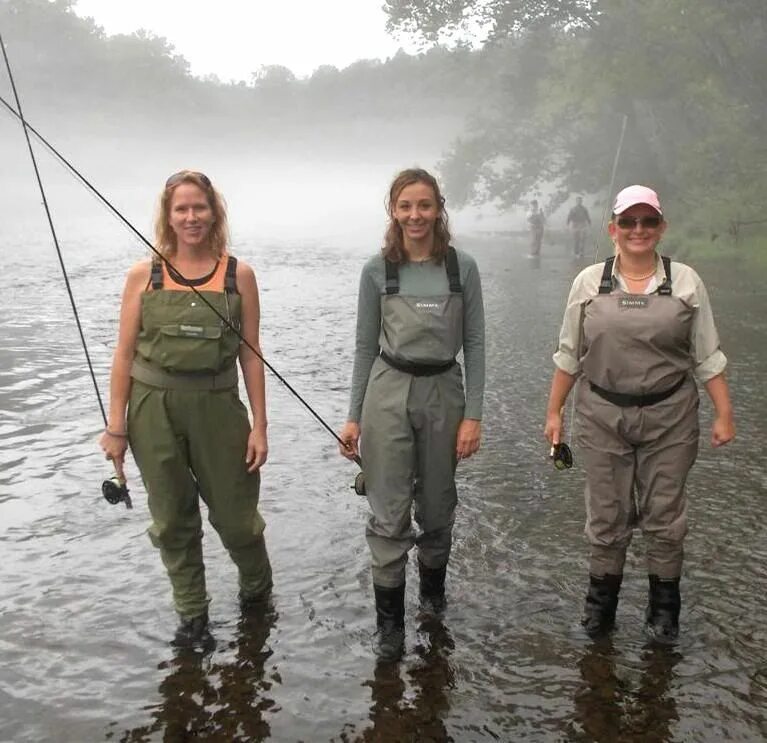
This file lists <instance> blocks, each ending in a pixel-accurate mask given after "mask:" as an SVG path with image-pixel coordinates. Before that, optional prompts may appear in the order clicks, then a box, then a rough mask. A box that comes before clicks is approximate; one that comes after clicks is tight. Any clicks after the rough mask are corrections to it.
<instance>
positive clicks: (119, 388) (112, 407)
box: [107, 350, 133, 433]
mask: <svg viewBox="0 0 767 743" xmlns="http://www.w3.org/2000/svg"><path fill="white" fill-rule="evenodd" d="M132 362H133V358H132V356H129V355H126V354H124V353H121V352H120V351H119V350H118V351H116V352H115V356H114V359H113V361H112V373H111V376H110V378H109V415H108V417H107V428H109V430H110V431H115V432H119V433H122V432H123V431H125V428H126V425H125V413H126V410H127V408H128V398H129V397H130V390H131V375H130V368H131V364H132Z"/></svg>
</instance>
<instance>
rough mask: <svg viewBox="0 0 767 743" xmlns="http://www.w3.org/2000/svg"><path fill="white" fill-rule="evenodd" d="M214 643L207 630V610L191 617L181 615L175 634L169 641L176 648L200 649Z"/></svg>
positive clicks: (209, 646) (205, 648)
mask: <svg viewBox="0 0 767 743" xmlns="http://www.w3.org/2000/svg"><path fill="white" fill-rule="evenodd" d="M214 644H215V641H214V640H213V636H212V635H211V634H210V632H209V631H208V612H205V613H204V614H200V616H198V617H192V618H191V619H184V617H181V621H180V622H179V625H178V628H177V629H176V635H175V637H174V638H173V640H172V642H171V645H173V646H174V647H177V648H195V649H202V650H207V649H209V648H211V647H212V646H213V645H214Z"/></svg>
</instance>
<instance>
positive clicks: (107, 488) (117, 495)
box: [0, 34, 133, 508]
mask: <svg viewBox="0 0 767 743" xmlns="http://www.w3.org/2000/svg"><path fill="white" fill-rule="evenodd" d="M0 48H2V51H3V59H4V60H5V67H6V69H7V70H8V77H9V78H10V81H11V89H12V90H13V96H14V98H15V99H16V107H17V108H18V114H17V115H18V117H19V119H20V120H21V124H22V128H23V130H24V137H25V139H26V140H27V148H28V149H29V157H30V158H31V159H32V167H33V168H34V171H35V178H36V179H37V185H38V187H39V189H40V197H41V198H42V200H43V208H44V209H45V216H46V217H47V219H48V227H49V228H50V230H51V237H52V238H53V245H54V247H55V248H56V255H57V256H58V258H59V265H60V266H61V273H62V274H63V276H64V285H65V286H66V288H67V294H68V295H69V302H70V304H71V305H72V312H73V313H74V316H75V323H76V325H77V332H78V333H79V334H80V342H81V343H82V346H83V352H84V353H85V360H86V362H87V364H88V371H89V372H90V375H91V380H92V382H93V389H94V390H95V391H96V399H97V400H98V403H99V410H100V411H101V418H102V420H103V421H104V427H105V428H106V427H107V414H106V411H105V409H104V402H103V400H102V399H101V393H100V392H99V386H98V382H97V381H96V373H95V372H94V370H93V363H92V361H91V356H90V353H89V352H88V344H87V343H86V341H85V334H84V333H83V326H82V323H81V322H80V315H79V313H78V312H77V304H76V302H75V297H74V294H72V286H71V285H70V283H69V275H68V274H67V268H66V265H65V264H64V256H63V255H62V253H61V248H60V246H59V239H58V236H57V235H56V227H55V226H54V224H53V217H52V216H51V210H50V208H49V207H48V199H47V198H46V196H45V189H44V188H43V181H42V179H41V178H40V170H39V169H38V167H37V159H36V158H35V151H34V150H33V149H32V142H31V140H30V139H29V132H28V131H27V124H26V121H24V114H23V110H22V108H21V100H20V98H19V93H18V91H17V90H16V82H15V80H14V78H13V73H12V72H11V64H10V61H9V60H8V54H7V53H6V51H5V43H4V42H3V37H2V35H1V34H0ZM3 103H5V101H3ZM6 105H8V104H6ZM14 113H16V112H15V111H14ZM113 465H114V468H115V478H113V479H110V480H104V482H103V483H102V485H101V492H102V494H103V495H104V497H105V498H106V499H107V500H108V501H109V502H110V503H120V502H122V503H125V507H126V508H133V503H132V502H131V498H130V493H129V491H128V486H127V483H126V480H125V471H124V469H123V465H122V462H117V461H114V462H113Z"/></svg>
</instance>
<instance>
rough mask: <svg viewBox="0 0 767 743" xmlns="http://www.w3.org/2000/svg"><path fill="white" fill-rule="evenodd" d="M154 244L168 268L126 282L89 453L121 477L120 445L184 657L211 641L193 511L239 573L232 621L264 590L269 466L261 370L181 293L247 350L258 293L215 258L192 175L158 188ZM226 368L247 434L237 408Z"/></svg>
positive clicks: (221, 213) (204, 193)
mask: <svg viewBox="0 0 767 743" xmlns="http://www.w3.org/2000/svg"><path fill="white" fill-rule="evenodd" d="M155 236H156V247H157V250H158V251H159V252H160V253H161V254H162V255H163V256H164V257H165V258H167V259H168V261H169V262H170V264H171V266H172V268H171V267H169V266H168V265H167V264H166V263H165V262H164V261H161V260H159V258H154V259H152V260H147V261H142V262H140V263H137V264H136V265H134V266H133V267H132V268H131V269H130V271H129V272H128V276H127V280H126V282H125V290H124V293H123V299H122V308H121V310H120V327H119V335H118V340H117V348H116V350H115V355H114V361H113V364H112V375H111V382H110V404H109V419H108V426H107V429H106V431H105V432H104V434H103V435H102V437H101V440H100V444H101V448H102V449H103V450H104V453H105V454H106V456H107V458H108V459H111V460H113V461H114V462H115V465H116V467H117V468H121V467H122V463H123V460H124V458H125V451H126V448H127V445H128V443H130V447H131V450H132V452H133V455H134V458H135V460H136V463H137V464H138V467H139V470H140V471H141V476H142V479H143V481H144V485H145V487H146V491H147V495H148V505H149V511H150V513H151V515H152V525H151V526H150V528H149V536H150V538H151V540H152V542H153V543H154V545H155V546H156V547H158V548H159V550H160V555H161V556H162V560H163V563H164V564H165V568H166V569H167V571H168V576H169V577H170V581H171V584H172V586H173V599H174V602H175V607H176V610H177V611H178V614H179V616H180V618H181V622H180V624H179V627H178V630H177V631H176V636H175V639H174V644H176V645H179V646H191V645H198V644H206V643H207V642H209V640H210V635H209V634H208V630H207V624H208V596H207V593H206V588H205V566H204V564H203V557H202V518H201V515H200V498H202V500H204V501H205V503H206V505H207V506H208V513H209V521H210V523H211V525H212V526H213V528H214V529H215V530H216V531H217V532H218V533H219V535H220V537H221V540H222V542H223V543H224V546H225V547H226V548H227V550H228V551H229V554H230V555H231V557H232V559H233V560H234V562H235V563H236V565H237V567H238V569H239V586H240V593H239V596H240V603H241V605H242V606H243V608H247V607H248V606H250V605H252V604H253V603H254V602H260V601H262V600H264V599H265V598H266V596H267V594H268V592H269V589H270V588H271V585H272V574H271V567H270V565H269V558H268V556H267V552H266V545H265V543H264V537H263V530H264V521H263V519H262V518H261V516H260V514H259V512H258V495H259V484H260V480H259V467H260V466H261V465H262V464H263V463H264V462H265V461H266V456H267V440H266V410H265V401H264V397H265V396H264V367H263V363H262V361H261V360H260V359H259V358H258V356H257V355H256V354H255V353H253V351H252V350H250V349H249V348H248V347H247V346H246V345H245V344H242V345H241V344H240V338H239V337H238V336H237V334H236V333H234V332H232V331H231V330H230V329H229V328H228V327H227V326H226V324H225V323H223V322H222V321H221V319H220V318H219V317H217V316H216V314H215V313H214V312H213V310H212V309H211V308H210V307H208V306H206V305H205V303H204V302H203V301H202V300H201V299H200V297H199V296H198V295H197V294H195V293H194V292H193V291H192V288H191V287H194V288H195V289H197V291H198V292H199V293H200V294H201V295H202V296H203V297H205V299H207V300H208V302H210V303H211V305H213V306H214V307H215V308H216V309H217V310H218V311H219V312H220V313H221V315H223V316H224V317H226V318H227V319H228V320H230V322H231V324H232V325H233V326H234V327H236V328H239V330H240V332H241V334H242V337H243V338H245V339H246V340H247V341H248V342H249V343H250V344H251V345H252V346H253V348H255V349H259V319H260V318H259V315H260V311H259V300H258V287H257V285H256V278H255V275H254V273H253V270H252V269H251V268H250V266H248V265H247V264H245V263H244V262H242V261H238V260H237V259H236V258H234V257H233V256H231V255H229V254H228V253H227V249H226V248H227V242H228V226H227V217H226V208H225V205H224V202H223V199H222V198H221V195H220V194H219V193H218V192H217V191H216V190H215V189H214V188H213V186H212V184H211V182H210V180H209V179H208V178H207V176H205V175H203V174H202V173H197V172H194V171H189V170H184V171H181V172H179V173H176V174H175V175H172V176H171V177H170V178H169V179H168V181H167V182H166V184H165V188H164V190H163V192H162V195H161V197H160V206H159V211H158V216H157V220H156V223H155ZM238 359H239V362H240V368H241V369H242V375H243V379H244V382H245V389H246V390H247V393H248V399H249V401H250V407H251V410H252V413H253V424H252V425H251V423H250V421H249V419H248V412H247V409H246V408H245V406H244V405H243V403H242V402H241V401H240V399H239V396H238V391H237V390H238V375H237V367H236V362H237V360H238ZM118 471H119V470H118Z"/></svg>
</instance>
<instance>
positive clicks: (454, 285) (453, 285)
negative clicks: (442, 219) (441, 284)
mask: <svg viewBox="0 0 767 743" xmlns="http://www.w3.org/2000/svg"><path fill="white" fill-rule="evenodd" d="M445 270H446V271H447V280H448V282H449V284H450V293H451V294H461V293H462V292H463V288H462V287H461V271H460V270H459V268H458V254H457V253H456V252H455V248H454V247H453V246H452V245H450V246H449V247H448V249H447V254H446V255H445Z"/></svg>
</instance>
